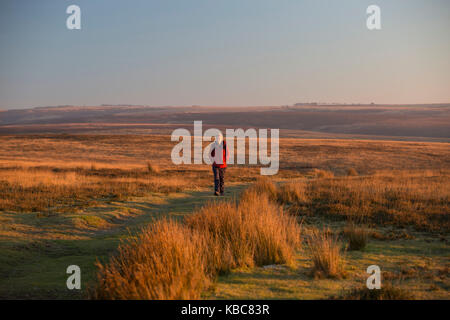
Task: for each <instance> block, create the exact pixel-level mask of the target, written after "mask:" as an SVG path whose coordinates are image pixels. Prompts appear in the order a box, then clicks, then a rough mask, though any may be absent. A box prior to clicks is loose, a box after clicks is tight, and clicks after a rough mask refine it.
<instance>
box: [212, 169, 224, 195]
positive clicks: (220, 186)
mask: <svg viewBox="0 0 450 320" xmlns="http://www.w3.org/2000/svg"><path fill="white" fill-rule="evenodd" d="M212 168H213V173H214V191H215V192H219V193H223V192H224V191H225V169H226V168H217V167H215V166H213V167H212Z"/></svg>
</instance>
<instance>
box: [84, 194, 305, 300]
mask: <svg viewBox="0 0 450 320" xmlns="http://www.w3.org/2000/svg"><path fill="white" fill-rule="evenodd" d="M245 194H246V196H245V198H243V199H241V201H240V202H239V203H238V204H237V203H230V202H219V203H210V204H208V205H206V206H204V207H202V208H200V209H199V210H198V211H197V212H195V213H194V214H192V215H191V216H189V217H187V218H186V219H185V221H184V223H183V224H181V223H176V222H173V221H172V222H171V221H166V220H163V221H159V222H157V223H155V224H154V225H151V226H149V227H148V228H146V229H144V230H143V232H142V233H141V234H140V236H139V237H137V238H136V239H133V240H131V241H130V242H129V243H128V244H125V245H122V246H121V247H120V248H119V253H118V255H117V256H115V257H113V258H111V260H110V262H109V264H105V265H102V264H100V263H99V264H98V267H99V271H98V281H97V286H96V287H95V288H94V290H93V294H92V297H93V298H96V299H197V298H199V297H200V293H201V291H202V290H203V289H205V286H206V285H207V284H208V283H209V281H211V280H213V279H214V278H215V277H216V276H217V275H218V274H223V273H227V272H229V271H230V270H232V269H233V268H237V267H245V266H249V267H251V266H255V265H256V266H262V265H267V264H290V263H292V262H293V261H294V254H295V250H296V249H298V248H299V246H300V226H299V224H298V223H297V221H296V218H295V217H293V216H290V215H288V214H287V213H285V212H284V211H283V210H282V208H281V207H280V206H279V205H278V204H276V203H275V202H273V201H271V200H270V199H269V198H268V197H267V195H265V194H262V195H261V194H258V193H256V192H247V193H245Z"/></svg>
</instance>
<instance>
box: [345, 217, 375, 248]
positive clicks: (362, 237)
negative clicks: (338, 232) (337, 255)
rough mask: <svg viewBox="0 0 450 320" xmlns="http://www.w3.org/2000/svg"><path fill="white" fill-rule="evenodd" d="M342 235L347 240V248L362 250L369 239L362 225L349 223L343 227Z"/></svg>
mask: <svg viewBox="0 0 450 320" xmlns="http://www.w3.org/2000/svg"><path fill="white" fill-rule="evenodd" d="M344 236H345V238H346V239H347V241H348V247H347V248H348V250H362V249H364V248H365V247H366V245H367V242H368V240H369V232H368V231H367V229H365V228H364V227H358V226H356V225H355V224H353V223H350V224H349V225H347V226H346V227H345V228H344Z"/></svg>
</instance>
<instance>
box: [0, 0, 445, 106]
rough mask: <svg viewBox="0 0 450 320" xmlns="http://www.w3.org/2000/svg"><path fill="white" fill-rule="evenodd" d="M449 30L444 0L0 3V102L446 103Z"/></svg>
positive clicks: (42, 0)
mask: <svg viewBox="0 0 450 320" xmlns="http://www.w3.org/2000/svg"><path fill="white" fill-rule="evenodd" d="M71 4H76V5H78V6H79V7H80V8H81V30H68V29H67V27H66V19H67V17H68V16H69V15H68V14H67V13H66V8H67V7H68V6H69V5H71ZM372 4H376V5H378V6H379V7H380V8H381V30H372V31H371V30H368V29H367V27H366V19H367V17H368V15H367V14H366V9H367V7H368V6H369V5H372ZM449 33H450V1H448V0H370V1H366V0H345V1H336V0H170V1H168V0H159V1H153V0H133V1H122V0H105V1H101V0H71V1H66V0H40V1H35V0H27V1H25V0H2V1H1V2H0V109H17V108H29V107H37V106H56V105H100V104H134V105H152V106H168V105H174V106H175V105H177V106H181V105H208V106H212V105H216V106H262V105H287V104H293V103H297V102H309V101H316V102H328V103H333V102H339V103H344V102H346V103H371V102H375V103H395V104H401V103H445V102H447V103H448V102H450V59H449V58H450V34H449Z"/></svg>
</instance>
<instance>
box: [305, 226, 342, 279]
mask: <svg viewBox="0 0 450 320" xmlns="http://www.w3.org/2000/svg"><path fill="white" fill-rule="evenodd" d="M307 242H308V247H309V250H310V253H311V257H312V261H313V270H312V272H313V275H314V277H317V278H323V277H328V278H341V277H342V276H343V275H344V270H343V264H344V258H343V257H342V254H341V249H342V245H341V243H340V242H339V241H338V239H337V237H335V236H333V235H332V233H331V232H330V230H329V229H324V230H317V229H316V230H313V231H312V233H311V236H310V237H309V238H308V241H307Z"/></svg>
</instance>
